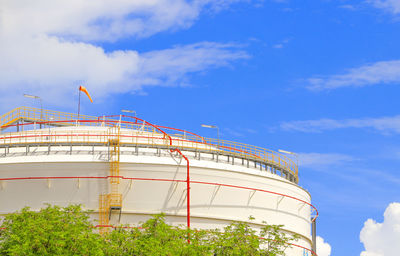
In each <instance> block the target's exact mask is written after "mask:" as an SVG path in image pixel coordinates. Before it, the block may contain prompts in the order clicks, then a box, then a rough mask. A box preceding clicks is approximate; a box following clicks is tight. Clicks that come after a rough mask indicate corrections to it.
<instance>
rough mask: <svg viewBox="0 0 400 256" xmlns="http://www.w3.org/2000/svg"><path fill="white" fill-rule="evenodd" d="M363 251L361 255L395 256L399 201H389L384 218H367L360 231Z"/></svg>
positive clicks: (399, 232)
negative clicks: (379, 219) (379, 220)
mask: <svg viewBox="0 0 400 256" xmlns="http://www.w3.org/2000/svg"><path fill="white" fill-rule="evenodd" d="M360 241H361V242H362V243H363V244H364V248H365V251H363V252H361V256H397V255H399V252H400V243H399V241H400V203H391V204H390V205H389V206H388V207H387V208H386V210H385V213H384V220H383V222H382V223H378V222H376V221H375V220H373V219H368V220H367V221H366V222H365V223H364V227H363V228H362V230H361V232H360Z"/></svg>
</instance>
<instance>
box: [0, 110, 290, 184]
mask: <svg viewBox="0 0 400 256" xmlns="http://www.w3.org/2000/svg"><path fill="white" fill-rule="evenodd" d="M41 116H42V119H40V117H41ZM77 118H78V115H77V114H73V113H65V112H59V111H52V110H45V109H43V111H41V109H38V108H30V107H19V108H16V109H14V110H12V111H10V112H8V113H6V114H4V115H2V116H0V128H1V129H6V128H12V127H25V129H24V130H25V131H23V132H17V133H14V132H9V133H4V134H2V135H0V145H4V144H29V143H37V144H46V143H52V144H57V143H102V144H104V145H105V144H107V143H108V139H109V136H110V134H109V133H107V131H106V130H96V129H94V130H90V129H89V130H88V129H83V128H82V127H84V126H99V127H110V126H119V127H120V128H121V134H120V136H121V144H122V145H123V144H136V145H149V146H168V145H169V147H171V148H177V147H178V148H186V149H193V150H203V151H208V152H211V153H215V154H221V155H224V154H230V155H234V156H235V157H238V158H244V159H249V158H250V159H253V160H254V161H259V162H263V163H265V164H266V165H267V164H268V165H269V166H273V167H274V168H277V169H281V170H283V171H286V172H288V173H290V174H291V175H292V176H293V177H295V181H296V182H298V166H297V165H296V163H295V162H294V161H293V160H292V159H291V158H290V157H288V156H285V155H282V154H279V153H277V152H275V151H272V150H268V149H264V148H261V147H257V146H252V145H247V144H244V143H239V142H233V141H227V140H221V139H220V140H217V139H212V138H204V137H202V136H199V135H197V134H195V133H191V132H188V131H185V130H181V129H175V128H171V127H165V126H157V125H151V124H149V123H148V122H146V121H144V120H141V119H139V118H136V117H129V116H123V115H115V116H108V117H106V116H100V117H95V116H87V115H80V116H79V120H78V119H77ZM127 120H128V121H127ZM20 121H23V122H25V123H24V124H19V122H20ZM32 124H44V125H51V126H76V128H75V129H71V130H54V129H51V130H50V129H38V130H32V128H31V125H32ZM80 125H82V126H80ZM80 128H82V129H80ZM161 128H162V130H161ZM29 129H31V130H29ZM161 131H162V132H163V131H166V132H167V136H166V134H163V133H161Z"/></svg>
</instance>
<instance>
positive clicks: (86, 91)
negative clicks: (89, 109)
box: [79, 86, 93, 103]
mask: <svg viewBox="0 0 400 256" xmlns="http://www.w3.org/2000/svg"><path fill="white" fill-rule="evenodd" d="M79 91H82V92H84V93H86V95H87V96H88V98H89V100H90V102H92V103H93V100H92V97H90V94H89V92H88V90H87V89H86V88H85V87H83V86H79Z"/></svg>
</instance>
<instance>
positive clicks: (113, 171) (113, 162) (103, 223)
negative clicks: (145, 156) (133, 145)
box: [99, 126, 122, 234]
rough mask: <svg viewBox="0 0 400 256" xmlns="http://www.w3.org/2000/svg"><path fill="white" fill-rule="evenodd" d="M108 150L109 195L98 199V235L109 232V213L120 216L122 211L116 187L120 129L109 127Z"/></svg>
mask: <svg viewBox="0 0 400 256" xmlns="http://www.w3.org/2000/svg"><path fill="white" fill-rule="evenodd" d="M108 131H109V132H108V150H109V162H110V173H109V178H108V180H109V184H110V189H109V194H102V195H100V197H99V225H100V233H101V234H102V233H105V232H108V231H109V227H107V226H109V222H110V219H111V213H112V211H114V210H118V211H119V213H120V216H121V210H122V194H121V193H119V190H118V187H119V183H120V181H121V178H120V177H119V163H120V155H121V151H120V127H119V126H117V127H111V128H110V129H109V130H108Z"/></svg>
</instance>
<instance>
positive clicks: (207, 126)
mask: <svg viewBox="0 0 400 256" xmlns="http://www.w3.org/2000/svg"><path fill="white" fill-rule="evenodd" d="M201 127H204V128H211V129H217V138H218V149H219V127H218V126H216V125H209V124H202V125H201Z"/></svg>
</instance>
